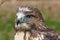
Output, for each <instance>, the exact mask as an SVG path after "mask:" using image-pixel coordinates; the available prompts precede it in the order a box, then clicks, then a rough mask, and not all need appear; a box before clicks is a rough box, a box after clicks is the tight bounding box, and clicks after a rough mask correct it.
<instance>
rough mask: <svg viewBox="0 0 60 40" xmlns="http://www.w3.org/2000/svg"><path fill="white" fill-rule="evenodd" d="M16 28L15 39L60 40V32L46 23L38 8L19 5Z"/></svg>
mask: <svg viewBox="0 0 60 40" xmlns="http://www.w3.org/2000/svg"><path fill="white" fill-rule="evenodd" d="M14 28H15V31H16V32H15V35H14V40H60V34H59V33H57V32H55V31H54V30H53V29H52V28H49V27H47V26H46V25H45V24H44V19H43V17H42V14H41V12H40V11H39V9H38V8H33V7H28V6H22V7H19V8H18V9H17V12H16V19H15V26H14Z"/></svg>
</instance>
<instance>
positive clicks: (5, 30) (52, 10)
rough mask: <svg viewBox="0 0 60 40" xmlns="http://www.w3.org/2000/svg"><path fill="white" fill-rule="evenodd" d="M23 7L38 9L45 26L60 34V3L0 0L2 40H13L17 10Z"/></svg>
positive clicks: (42, 0)
mask: <svg viewBox="0 0 60 40" xmlns="http://www.w3.org/2000/svg"><path fill="white" fill-rule="evenodd" d="M21 5H26V6H32V7H37V8H38V9H39V10H40V12H41V13H42V15H43V18H44V20H45V24H46V25H48V26H49V27H52V28H53V29H54V30H55V31H56V32H60V1H57V0H52V1H50V0H33V1H32V0H30V1H29V0H0V40H13V35H14V28H13V26H14V20H15V14H16V9H17V8H18V7H19V6H21Z"/></svg>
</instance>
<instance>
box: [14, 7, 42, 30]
mask: <svg viewBox="0 0 60 40" xmlns="http://www.w3.org/2000/svg"><path fill="white" fill-rule="evenodd" d="M37 21H43V18H42V15H41V13H40V12H39V10H38V9H37V8H32V7H19V8H18V10H17V13H16V21H15V28H16V29H25V30H29V29H31V28H32V26H33V25H34V23H35V22H37Z"/></svg>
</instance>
